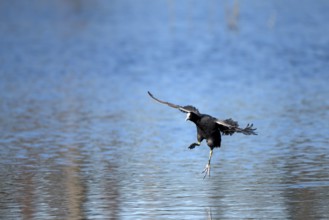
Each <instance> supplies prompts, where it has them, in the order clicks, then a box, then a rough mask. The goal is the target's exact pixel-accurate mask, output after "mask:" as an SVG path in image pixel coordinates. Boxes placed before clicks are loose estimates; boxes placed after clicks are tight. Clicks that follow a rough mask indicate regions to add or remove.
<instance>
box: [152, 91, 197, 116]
mask: <svg viewBox="0 0 329 220" xmlns="http://www.w3.org/2000/svg"><path fill="white" fill-rule="evenodd" d="M147 93H148V94H149V96H151V98H152V99H154V100H155V101H157V102H160V103H161V104H165V105H168V106H170V107H172V108H177V109H178V110H180V111H182V112H184V113H189V112H192V113H194V114H197V115H200V112H199V110H198V109H197V108H196V107H194V106H192V105H186V106H180V105H175V104H173V103H170V102H165V101H162V100H160V99H157V98H155V97H154V96H153V95H152V93H150V92H147Z"/></svg>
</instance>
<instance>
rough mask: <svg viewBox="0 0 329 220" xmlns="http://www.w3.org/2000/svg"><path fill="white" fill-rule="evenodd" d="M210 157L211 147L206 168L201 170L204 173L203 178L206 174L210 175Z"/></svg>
mask: <svg viewBox="0 0 329 220" xmlns="http://www.w3.org/2000/svg"><path fill="white" fill-rule="evenodd" d="M211 157H212V149H210V153H209V160H208V163H207V165H206V168H204V170H203V171H202V173H205V174H204V177H203V179H204V178H206V176H208V177H210V161H211Z"/></svg>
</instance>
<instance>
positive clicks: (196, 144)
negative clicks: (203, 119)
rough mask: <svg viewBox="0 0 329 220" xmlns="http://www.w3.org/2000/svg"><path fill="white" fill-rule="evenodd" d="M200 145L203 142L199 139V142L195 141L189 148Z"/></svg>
mask: <svg viewBox="0 0 329 220" xmlns="http://www.w3.org/2000/svg"><path fill="white" fill-rule="evenodd" d="M200 145H201V142H200V141H198V142H197V143H193V144H191V145H190V146H189V147H188V148H189V149H190V150H192V149H193V148H195V147H196V146H200Z"/></svg>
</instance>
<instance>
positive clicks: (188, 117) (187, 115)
mask: <svg viewBox="0 0 329 220" xmlns="http://www.w3.org/2000/svg"><path fill="white" fill-rule="evenodd" d="M190 115H191V113H190V112H189V113H187V114H186V118H185V121H187V120H189V119H190Z"/></svg>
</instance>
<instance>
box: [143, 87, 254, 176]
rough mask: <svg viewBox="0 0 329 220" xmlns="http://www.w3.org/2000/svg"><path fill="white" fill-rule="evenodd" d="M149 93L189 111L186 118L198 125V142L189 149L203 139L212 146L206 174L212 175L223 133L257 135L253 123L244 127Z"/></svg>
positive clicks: (169, 104)
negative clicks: (214, 150)
mask: <svg viewBox="0 0 329 220" xmlns="http://www.w3.org/2000/svg"><path fill="white" fill-rule="evenodd" d="M148 94H149V95H150V96H151V98H153V99H154V100H156V101H158V102H160V103H162V104H166V105H168V106H170V107H172V108H176V109H179V110H180V111H182V112H184V113H187V117H186V120H190V121H192V122H193V123H194V124H195V125H196V127H197V141H198V142H197V143H192V144H191V145H190V146H189V149H193V148H195V147H196V146H200V144H201V142H202V141H203V140H206V141H207V145H208V146H209V148H210V154H209V160H208V163H207V165H206V168H205V169H204V171H203V172H205V176H204V177H206V176H207V175H208V176H210V161H211V157H212V153H213V149H214V148H215V147H220V146H221V134H223V135H232V134H234V133H235V132H237V133H243V134H245V135H251V134H253V135H256V133H255V130H256V128H253V124H251V125H249V124H248V125H247V126H246V127H245V128H244V129H242V128H239V124H238V122H236V121H234V120H232V119H226V120H219V119H217V118H214V117H212V116H210V115H207V114H201V113H200V112H199V110H198V109H197V108H195V107H194V106H191V105H187V106H180V105H175V104H172V103H170V102H165V101H161V100H159V99H157V98H155V97H154V96H153V95H152V94H151V93H150V92H148Z"/></svg>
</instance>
